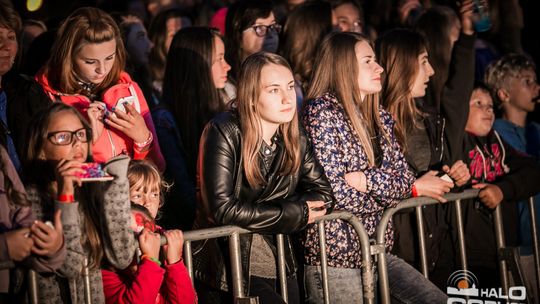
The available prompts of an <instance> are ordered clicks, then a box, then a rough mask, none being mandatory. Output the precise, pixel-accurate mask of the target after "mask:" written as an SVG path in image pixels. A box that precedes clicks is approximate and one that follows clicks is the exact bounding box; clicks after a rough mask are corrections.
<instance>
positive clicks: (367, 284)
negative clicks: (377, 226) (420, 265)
mask: <svg viewBox="0 0 540 304" xmlns="http://www.w3.org/2000/svg"><path fill="white" fill-rule="evenodd" d="M335 219H341V220H344V221H347V222H349V223H350V224H351V225H352V226H353V229H354V230H355V231H356V233H357V234H358V237H359V240H360V246H361V249H362V260H363V263H362V284H363V292H364V300H365V303H367V304H369V303H373V302H374V300H375V292H374V290H375V283H374V274H373V267H372V262H371V254H370V243H369V236H368V234H367V232H366V231H365V229H364V226H363V225H362V223H361V222H360V220H359V219H358V218H357V217H356V216H354V215H353V214H350V213H348V212H334V213H332V214H329V215H325V216H323V217H321V218H319V219H318V220H317V221H316V223H317V225H318V231H319V243H320V249H321V274H322V281H323V295H324V302H325V303H330V300H329V288H328V271H327V262H326V240H325V235H326V234H325V230H324V222H325V221H330V220H335ZM245 233H251V231H249V230H246V229H242V228H239V227H236V226H224V227H215V228H207V229H200V230H194V231H186V232H185V233H184V261H185V263H186V267H187V269H188V273H189V275H190V277H191V278H193V260H192V249H191V242H193V241H201V240H206V239H212V238H219V237H230V239H229V250H230V256H231V277H232V285H233V286H232V290H233V296H234V300H235V302H241V301H242V300H243V299H249V298H246V297H245V296H244V290H243V287H242V272H241V264H240V242H239V238H238V236H239V235H240V234H245ZM284 247H285V246H284V237H283V235H282V234H278V235H277V249H278V257H277V260H278V275H279V278H278V280H279V283H280V287H281V295H282V297H283V300H284V301H285V302H287V301H288V297H287V277H286V273H285V254H284Z"/></svg>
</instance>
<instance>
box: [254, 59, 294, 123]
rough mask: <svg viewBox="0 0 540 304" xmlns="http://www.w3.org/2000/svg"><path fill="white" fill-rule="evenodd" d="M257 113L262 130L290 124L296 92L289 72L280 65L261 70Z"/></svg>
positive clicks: (272, 65)
mask: <svg viewBox="0 0 540 304" xmlns="http://www.w3.org/2000/svg"><path fill="white" fill-rule="evenodd" d="M258 102H259V104H258V112H259V116H260V119H261V125H262V126H263V130H265V129H266V128H270V129H272V128H276V127H277V126H279V125H280V124H282V123H286V122H290V121H291V120H292V119H293V117H294V114H295V112H296V92H295V91H294V77H293V75H292V73H291V71H290V70H289V69H288V68H286V67H284V66H281V65H277V64H267V65H265V66H264V67H263V68H262V70H261V94H260V95H259V101H258Z"/></svg>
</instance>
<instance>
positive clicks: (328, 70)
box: [307, 32, 389, 166]
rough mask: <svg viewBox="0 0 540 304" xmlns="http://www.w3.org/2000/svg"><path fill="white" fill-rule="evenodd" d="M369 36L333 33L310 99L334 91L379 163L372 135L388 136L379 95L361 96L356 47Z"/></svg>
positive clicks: (316, 70) (319, 62) (323, 52)
mask: <svg viewBox="0 0 540 304" xmlns="http://www.w3.org/2000/svg"><path fill="white" fill-rule="evenodd" d="M361 42H367V43H369V44H370V45H371V43H370V41H369V39H368V38H367V37H366V36H364V35H362V34H358V33H352V32H343V33H332V34H330V35H329V36H327V37H326V38H325V39H324V40H323V43H322V45H321V48H320V50H319V53H318V55H317V59H316V60H315V66H314V69H313V74H312V80H311V84H310V87H309V90H308V93H307V100H309V99H315V98H318V97H320V96H323V95H324V94H325V93H332V94H334V95H335V96H336V98H337V99H338V100H339V102H340V103H341V105H342V106H343V109H344V110H345V113H346V115H347V117H348V118H349V120H350V122H351V124H352V127H353V130H354V131H355V133H356V136H357V138H358V140H359V141H360V144H361V145H362V147H363V148H364V152H365V153H366V156H367V158H368V162H369V164H370V165H371V166H373V165H375V155H374V152H373V146H372V144H371V136H375V135H376V134H377V130H379V132H381V135H382V136H383V137H384V138H386V139H388V138H389V137H388V135H387V134H386V132H385V131H384V129H383V128H382V125H381V122H380V118H379V97H378V94H368V95H366V96H365V98H364V100H362V98H361V94H360V88H359V86H358V59H357V58H356V52H355V47H356V45H357V44H358V43H361Z"/></svg>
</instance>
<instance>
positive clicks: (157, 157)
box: [133, 82, 165, 172]
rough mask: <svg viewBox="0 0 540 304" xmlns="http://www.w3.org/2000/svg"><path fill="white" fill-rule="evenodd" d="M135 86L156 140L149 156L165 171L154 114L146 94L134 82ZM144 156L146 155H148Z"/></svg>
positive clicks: (142, 109) (147, 125) (145, 119)
mask: <svg viewBox="0 0 540 304" xmlns="http://www.w3.org/2000/svg"><path fill="white" fill-rule="evenodd" d="M133 87H134V88H135V91H136V92H137V97H138V99H139V104H140V106H141V115H142V116H143V118H144V121H145V122H146V127H148V130H150V132H152V135H153V137H154V142H153V143H152V147H150V151H149V153H148V157H149V158H150V160H151V161H152V162H154V164H155V165H156V167H157V168H158V170H159V171H160V172H163V171H165V158H163V155H162V154H161V149H160V148H159V141H158V137H157V133H156V128H155V127H154V121H153V120H152V114H151V113H150V109H149V108H148V104H147V103H146V99H145V98H144V94H143V93H142V91H141V88H140V87H139V85H138V84H137V83H135V82H133ZM135 153H136V152H135ZM144 156H145V157H146V155H144Z"/></svg>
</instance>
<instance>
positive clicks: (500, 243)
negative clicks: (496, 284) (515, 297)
mask: <svg viewBox="0 0 540 304" xmlns="http://www.w3.org/2000/svg"><path fill="white" fill-rule="evenodd" d="M494 215H495V221H494V222H495V238H496V241H497V249H498V251H499V252H498V255H497V256H498V257H499V267H500V269H499V270H500V272H501V283H502V287H503V289H504V292H505V294H508V287H509V282H508V268H507V265H506V261H505V260H504V259H503V258H502V250H503V249H504V248H505V247H506V242H505V239H504V227H503V222H502V213H501V205H500V204H499V205H498V206H497V208H495V212H494Z"/></svg>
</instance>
